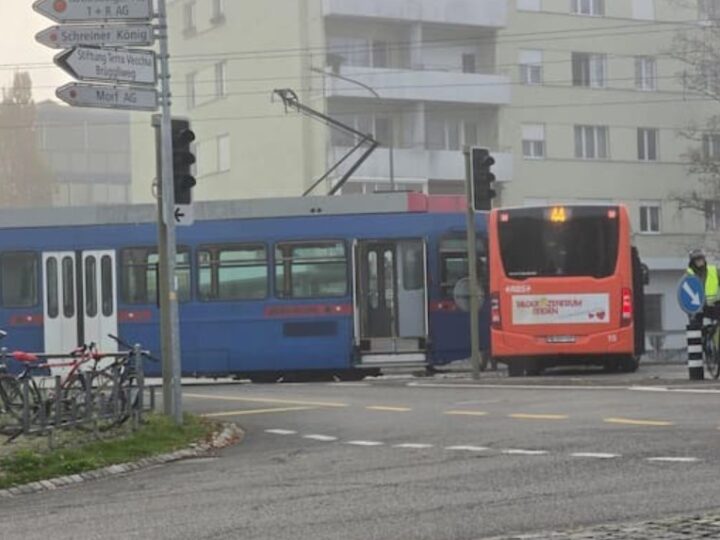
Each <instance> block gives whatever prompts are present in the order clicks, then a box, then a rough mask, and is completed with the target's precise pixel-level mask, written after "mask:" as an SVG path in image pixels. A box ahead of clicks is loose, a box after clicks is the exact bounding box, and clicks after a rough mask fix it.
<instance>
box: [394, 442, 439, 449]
mask: <svg viewBox="0 0 720 540" xmlns="http://www.w3.org/2000/svg"><path fill="white" fill-rule="evenodd" d="M432 447H433V445H432V444H423V443H404V444H396V445H395V446H393V448H408V449H411V450H424V449H426V448H432Z"/></svg>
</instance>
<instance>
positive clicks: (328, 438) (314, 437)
mask: <svg viewBox="0 0 720 540" xmlns="http://www.w3.org/2000/svg"><path fill="white" fill-rule="evenodd" d="M303 439H310V440H311V441H320V442H333V441H337V440H338V438H337V437H333V436H332V435H316V434H311V435H303Z"/></svg>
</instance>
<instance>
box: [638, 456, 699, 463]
mask: <svg viewBox="0 0 720 540" xmlns="http://www.w3.org/2000/svg"><path fill="white" fill-rule="evenodd" d="M647 460H648V461H651V462H654V463H697V462H698V461H700V460H699V459H698V458H695V457H651V458H647Z"/></svg>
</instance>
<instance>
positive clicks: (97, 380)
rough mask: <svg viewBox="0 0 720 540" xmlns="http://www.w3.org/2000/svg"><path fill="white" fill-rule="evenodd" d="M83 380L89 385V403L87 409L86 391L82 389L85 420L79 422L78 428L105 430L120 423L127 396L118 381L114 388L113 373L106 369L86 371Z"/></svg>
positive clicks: (114, 378) (114, 379)
mask: <svg viewBox="0 0 720 540" xmlns="http://www.w3.org/2000/svg"><path fill="white" fill-rule="evenodd" d="M117 380H118V381H119V379H117ZM85 381H86V383H85V384H86V385H89V387H90V399H91V403H90V409H88V408H87V399H88V393H87V390H83V399H84V400H85V403H86V404H85V405H84V406H83V412H84V417H83V419H84V420H85V421H84V422H80V423H79V424H78V428H79V429H81V430H84V431H94V430H95V429H97V430H98V431H107V430H109V429H112V428H113V427H115V426H117V425H118V424H119V423H121V422H122V414H123V411H124V409H125V408H126V406H125V403H126V402H127V397H126V394H125V392H124V390H123V388H122V384H120V382H118V384H117V388H116V377H115V376H113V373H112V372H111V371H109V370H107V369H104V370H100V371H96V372H94V373H87V374H86V377H85Z"/></svg>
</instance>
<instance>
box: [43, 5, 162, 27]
mask: <svg viewBox="0 0 720 540" xmlns="http://www.w3.org/2000/svg"><path fill="white" fill-rule="evenodd" d="M33 9H34V10H35V11H37V12H38V13H40V14H41V15H44V16H45V17H48V18H49V19H52V20H53V21H55V22H61V23H62V22H92V21H110V20H113V21H133V20H135V21H137V20H140V21H147V20H150V19H152V17H153V10H152V0H37V1H36V2H35V3H34V4H33Z"/></svg>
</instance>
